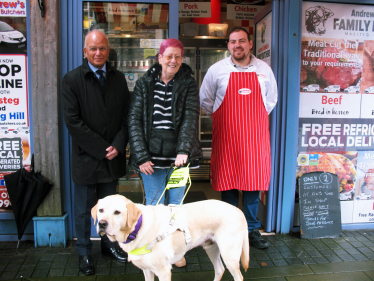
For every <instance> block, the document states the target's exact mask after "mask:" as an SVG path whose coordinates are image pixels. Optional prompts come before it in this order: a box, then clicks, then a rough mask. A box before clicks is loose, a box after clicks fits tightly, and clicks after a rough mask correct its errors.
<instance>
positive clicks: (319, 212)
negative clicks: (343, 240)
mask: <svg viewBox="0 0 374 281" xmlns="http://www.w3.org/2000/svg"><path fill="white" fill-rule="evenodd" d="M298 183H299V196H300V198H299V204H300V234H301V237H302V238H307V239H313V238H334V237H339V236H340V235H341V231H342V224H341V212H340V199H339V178H338V176H337V175H335V174H331V173H325V172H312V173H306V174H304V175H302V176H301V177H299V180H298Z"/></svg>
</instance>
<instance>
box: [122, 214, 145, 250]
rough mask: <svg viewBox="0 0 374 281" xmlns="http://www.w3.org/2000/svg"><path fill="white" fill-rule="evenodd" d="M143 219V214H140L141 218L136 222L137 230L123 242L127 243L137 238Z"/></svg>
mask: <svg viewBox="0 0 374 281" xmlns="http://www.w3.org/2000/svg"><path fill="white" fill-rule="evenodd" d="M142 221H143V215H140V218H139V219H138V222H137V223H136V226H135V230H134V231H133V232H131V233H130V235H129V236H128V237H127V240H126V241H125V242H123V244H127V243H130V242H131V241H133V240H135V238H136V235H137V234H138V231H139V229H140V227H141V226H142Z"/></svg>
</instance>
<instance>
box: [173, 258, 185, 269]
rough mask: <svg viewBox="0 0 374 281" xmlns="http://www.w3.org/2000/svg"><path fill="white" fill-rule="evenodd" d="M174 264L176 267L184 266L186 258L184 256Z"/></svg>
mask: <svg viewBox="0 0 374 281" xmlns="http://www.w3.org/2000/svg"><path fill="white" fill-rule="evenodd" d="M174 265H175V266H176V267H184V266H186V259H185V258H184V257H183V258H181V259H180V260H179V261H177V262H176V263H175V264H174Z"/></svg>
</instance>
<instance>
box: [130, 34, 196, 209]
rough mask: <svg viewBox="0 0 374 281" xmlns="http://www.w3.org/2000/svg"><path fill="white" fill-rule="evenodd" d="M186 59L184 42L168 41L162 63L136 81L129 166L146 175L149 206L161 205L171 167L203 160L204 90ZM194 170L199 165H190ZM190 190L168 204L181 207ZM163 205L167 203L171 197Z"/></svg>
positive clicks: (177, 194) (180, 191)
mask: <svg viewBox="0 0 374 281" xmlns="http://www.w3.org/2000/svg"><path fill="white" fill-rule="evenodd" d="M182 57H183V45H182V43H181V42H180V41H179V40H177V39H167V40H164V41H163V43H162V44H161V46H160V54H159V55H158V59H159V62H158V63H156V64H154V65H153V66H152V67H151V68H150V69H149V70H148V71H147V72H146V73H145V75H144V76H143V77H141V78H139V79H138V80H137V81H136V85H135V88H134V92H133V95H132V98H131V104H130V109H129V115H128V125H129V138H130V139H129V142H130V152H131V155H130V161H129V164H130V166H131V167H132V168H134V169H136V170H139V171H140V172H141V176H142V178H143V183H144V190H145V197H146V204H147V205H150V204H153V205H155V204H156V203H157V201H158V199H159V198H160V196H161V194H162V192H163V190H164V188H165V183H166V182H167V180H168V178H169V177H170V174H171V172H172V170H171V171H170V172H169V175H168V178H167V179H166V180H165V182H164V184H163V186H162V187H161V188H160V185H161V183H162V181H163V180H164V178H165V176H166V173H167V172H168V170H169V168H170V166H171V164H173V163H174V164H175V165H176V166H182V165H184V164H186V163H187V161H188V159H189V160H198V158H200V157H201V156H202V150H201V145H200V141H199V140H198V122H199V111H200V106H199V92H198V86H197V82H196V80H195V79H194V77H193V76H192V74H193V73H192V70H191V68H190V67H189V66H188V65H186V64H184V63H182ZM195 162H196V161H195ZM193 165H195V166H196V164H195V163H192V164H191V165H190V166H193ZM184 189H185V187H184V188H174V189H170V190H169V202H168V204H180V202H181V200H182V198H183V195H184ZM160 202H161V203H162V204H165V196H163V198H162V199H161V201H160Z"/></svg>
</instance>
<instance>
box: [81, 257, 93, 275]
mask: <svg viewBox="0 0 374 281" xmlns="http://www.w3.org/2000/svg"><path fill="white" fill-rule="evenodd" d="M79 270H80V271H81V272H82V273H84V274H86V275H92V274H95V267H94V264H93V262H92V259H91V255H84V256H79Z"/></svg>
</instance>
